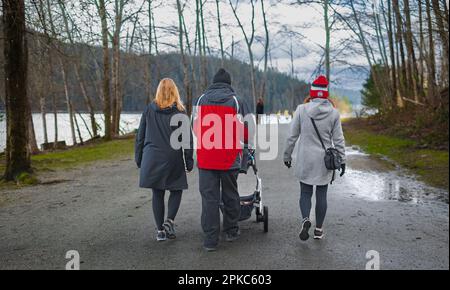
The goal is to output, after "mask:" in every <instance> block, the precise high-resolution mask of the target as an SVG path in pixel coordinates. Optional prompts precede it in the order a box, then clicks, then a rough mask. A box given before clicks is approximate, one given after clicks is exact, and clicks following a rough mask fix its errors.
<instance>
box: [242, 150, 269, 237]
mask: <svg viewBox="0 0 450 290" xmlns="http://www.w3.org/2000/svg"><path fill="white" fill-rule="evenodd" d="M246 151H247V150H244V155H246V156H247V158H244V159H247V160H246V164H247V168H248V167H251V168H252V169H253V173H254V174H255V177H256V189H255V191H254V192H253V194H251V195H248V196H241V216H240V218H239V221H244V220H248V219H249V218H251V216H252V212H253V209H255V211H256V222H257V223H264V232H265V233H267V232H268V231H269V207H268V206H266V205H264V204H263V202H262V184H261V178H260V177H259V175H258V168H257V167H256V159H255V152H254V151H248V152H246ZM244 162H245V161H244ZM241 173H245V174H247V170H246V168H244V169H241Z"/></svg>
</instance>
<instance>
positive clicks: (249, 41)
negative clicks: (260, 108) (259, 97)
mask: <svg viewBox="0 0 450 290" xmlns="http://www.w3.org/2000/svg"><path fill="white" fill-rule="evenodd" d="M255 2H256V1H255V0H250V4H251V7H252V13H251V18H250V19H251V31H250V33H247V32H246V30H245V28H244V25H243V24H242V21H241V19H240V17H239V15H238V13H237V9H238V5H239V0H237V1H235V4H234V5H233V1H232V0H229V3H230V6H231V9H232V11H233V15H234V17H235V18H236V21H237V23H238V26H239V28H240V29H241V31H242V34H243V35H244V40H245V44H246V45H247V50H248V57H249V60H250V78H251V85H252V99H253V111H255V110H256V77H255V61H254V56H253V42H254V40H255V32H256V29H255Z"/></svg>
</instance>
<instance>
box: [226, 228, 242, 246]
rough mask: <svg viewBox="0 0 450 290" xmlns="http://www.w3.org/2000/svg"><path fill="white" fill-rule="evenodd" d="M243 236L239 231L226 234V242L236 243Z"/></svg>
mask: <svg viewBox="0 0 450 290" xmlns="http://www.w3.org/2000/svg"><path fill="white" fill-rule="evenodd" d="M240 236H241V231H240V230H237V232H234V233H226V234H225V241H227V242H229V243H231V242H234V241H236V240H237V239H239V237H240Z"/></svg>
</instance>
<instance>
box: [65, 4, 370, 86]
mask: <svg viewBox="0 0 450 290" xmlns="http://www.w3.org/2000/svg"><path fill="white" fill-rule="evenodd" d="M71 1H72V0H71ZM74 1H75V0H74ZM132 1H133V0H132ZM142 1H143V0H134V4H129V6H128V9H126V12H125V14H126V13H127V10H128V11H133V10H134V11H135V10H136V7H140V6H141V4H142V3H143V2H142ZM233 1H236V0H233ZM153 2H154V6H155V8H154V17H155V23H156V26H157V32H156V33H157V34H158V41H159V49H160V50H161V51H176V50H178V49H179V48H178V37H177V35H176V34H173V33H168V32H167V28H170V27H172V28H174V29H176V28H177V27H178V15H177V10H176V1H175V0H154V1H153ZM292 2H294V1H293V0H283V1H273V0H266V1H265V5H266V11H267V19H268V22H269V30H270V38H271V43H270V48H271V51H270V56H271V63H270V64H269V65H271V66H273V67H276V68H277V69H278V70H280V71H282V72H290V66H291V64H290V56H289V52H288V51H289V48H290V46H291V43H292V46H293V51H294V58H295V59H294V69H295V75H296V77H298V78H299V79H302V80H305V81H307V82H310V81H312V80H313V78H314V77H315V76H316V75H317V74H316V73H315V71H316V68H317V67H318V64H319V63H320V60H321V58H322V55H323V48H321V47H323V46H324V44H325V31H324V21H323V10H322V7H321V6H319V5H316V6H314V5H313V6H307V5H302V6H299V5H292V4H291V3H292ZM72 3H76V1H75V2H72ZM113 3H114V1H110V6H109V10H110V11H111V15H113V12H112V8H113ZM182 3H185V2H184V1H182ZM186 3H187V5H186V7H185V9H184V15H185V20H186V23H187V29H188V31H189V37H190V41H191V42H192V41H193V40H194V37H195V25H196V18H195V1H194V0H188V1H187V2H186ZM74 5H75V6H77V4H74ZM68 7H69V6H68ZM72 7H74V6H72ZM143 7H144V11H145V13H143V14H142V16H141V19H140V21H139V22H140V25H141V26H143V27H144V28H145V30H147V29H146V25H147V23H148V17H147V15H146V11H147V10H146V9H147V4H145V5H144V6H143ZM220 7H221V9H220V13H221V22H222V25H223V30H222V34H223V39H224V46H225V48H226V49H227V52H228V53H230V52H231V48H230V46H231V43H232V39H234V41H235V42H239V44H238V45H237V46H236V47H235V57H236V58H239V59H241V60H244V61H247V60H248V52H247V48H246V46H245V43H244V42H243V39H244V37H243V34H242V31H241V30H240V28H239V27H238V26H237V21H236V19H235V17H234V15H233V13H232V10H231V7H230V4H229V0H222V1H221V4H220ZM91 8H92V9H93V10H95V7H91ZM69 10H70V8H69ZM72 10H73V11H71V12H72V13H73V14H74V15H73V16H75V17H74V18H75V19H76V18H77V17H80V16H79V15H76V13H77V12H76V11H75V10H76V9H75V8H72ZM204 10H205V26H206V30H207V40H208V45H209V47H210V48H211V51H212V52H213V53H214V54H215V55H217V56H219V47H220V45H219V38H218V28H217V18H216V17H217V15H216V3H215V0H208V1H206V5H205V8H204ZM91 13H92V15H95V14H96V12H95V11H92V12H91ZM238 14H239V17H240V18H241V21H242V22H243V25H244V27H245V29H246V31H247V32H248V33H250V32H251V25H250V19H251V5H250V3H249V1H248V0H240V1H239V6H238ZM97 20H98V19H97ZM97 20H92V21H94V22H92V23H93V24H92V25H91V26H94V27H93V28H92V27H90V28H92V29H93V30H98V33H99V32H100V31H99V29H100V27H99V26H100V25H99V23H98V21H97ZM89 21H90V20H88V21H87V22H89ZM95 21H97V22H95ZM94 23H95V24H94ZM111 24H112V23H111ZM255 24H256V25H255V26H256V37H257V39H256V40H255V43H254V45H253V51H254V54H255V61H256V62H259V64H260V65H262V58H263V55H264V46H263V45H264V43H263V42H264V27H263V18H262V10H261V2H260V1H257V2H256V12H255ZM131 25H132V24H131V23H130V22H129V23H128V24H126V25H125V26H124V27H123V35H126V32H127V31H128V32H129V31H130V30H131ZM283 27H285V29H283ZM282 31H292V32H293V33H290V34H288V33H283V32H282ZM145 33H147V32H145ZM351 37H354V36H353V35H351V34H349V33H348V32H343V31H341V32H333V33H332V35H331V38H332V39H331V50H332V54H333V53H335V52H336V51H338V50H339V49H340V47H339V46H338V43H339V42H340V41H342V40H343V39H349V38H351ZM164 44H166V45H164ZM144 47H147V46H146V45H144ZM340 57H341V58H345V61H347V62H350V63H351V65H350V66H349V65H346V66H342V65H338V64H332V78H333V81H334V82H335V84H336V86H339V87H343V88H347V89H356V90H359V89H360V88H361V85H362V83H363V81H364V79H365V77H366V72H364V73H362V74H361V73H355V72H350V71H348V70H347V69H348V68H351V67H352V66H353V64H354V65H355V67H356V66H358V67H359V66H366V62H365V58H363V57H362V56H361V55H358V54H356V55H355V54H353V55H351V57H348V56H346V55H345V54H344V55H343V56H340ZM322 73H323V72H322Z"/></svg>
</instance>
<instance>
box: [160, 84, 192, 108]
mask: <svg viewBox="0 0 450 290" xmlns="http://www.w3.org/2000/svg"><path fill="white" fill-rule="evenodd" d="M154 102H155V103H156V104H157V105H158V107H159V108H160V109H165V108H168V107H171V106H173V104H176V106H177V109H178V111H185V110H186V109H185V108H184V105H183V102H182V101H181V98H180V93H179V91H178V88H177V85H176V84H175V82H174V81H173V80H172V79H169V78H165V79H162V80H161V82H160V83H159V85H158V90H157V91H156V97H155V100H154Z"/></svg>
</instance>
